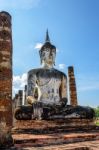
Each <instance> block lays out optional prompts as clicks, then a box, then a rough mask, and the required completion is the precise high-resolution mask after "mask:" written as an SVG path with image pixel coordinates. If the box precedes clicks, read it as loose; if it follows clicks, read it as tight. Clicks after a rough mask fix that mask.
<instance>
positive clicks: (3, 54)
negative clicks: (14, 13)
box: [0, 12, 13, 149]
mask: <svg viewBox="0 0 99 150" xmlns="http://www.w3.org/2000/svg"><path fill="white" fill-rule="evenodd" d="M11 128H12V31H11V16H10V14H8V13H7V12H0V149H1V148H2V147H5V146H6V147H9V146H11V145H12V144H13V140H12V137H11V132H10V131H11Z"/></svg>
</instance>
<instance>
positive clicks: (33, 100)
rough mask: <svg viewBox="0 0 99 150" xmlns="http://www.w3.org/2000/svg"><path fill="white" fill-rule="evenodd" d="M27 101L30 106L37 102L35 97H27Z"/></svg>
mask: <svg viewBox="0 0 99 150" xmlns="http://www.w3.org/2000/svg"><path fill="white" fill-rule="evenodd" d="M26 99H27V102H28V104H31V105H32V104H33V103H35V102H36V101H37V100H36V99H35V98H34V97H33V96H27V98H26Z"/></svg>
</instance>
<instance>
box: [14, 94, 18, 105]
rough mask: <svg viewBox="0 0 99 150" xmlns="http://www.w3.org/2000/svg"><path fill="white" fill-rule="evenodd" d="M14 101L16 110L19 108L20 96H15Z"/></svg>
mask: <svg viewBox="0 0 99 150" xmlns="http://www.w3.org/2000/svg"><path fill="white" fill-rule="evenodd" d="M14 101H15V108H16V107H18V94H15V97H14Z"/></svg>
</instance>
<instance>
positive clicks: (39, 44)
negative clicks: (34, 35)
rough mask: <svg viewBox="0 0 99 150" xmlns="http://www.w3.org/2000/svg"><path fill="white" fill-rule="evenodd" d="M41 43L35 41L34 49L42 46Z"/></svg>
mask: <svg viewBox="0 0 99 150" xmlns="http://www.w3.org/2000/svg"><path fill="white" fill-rule="evenodd" d="M42 45H43V44H42V43H36V45H35V47H34V49H40V48H41V47H42Z"/></svg>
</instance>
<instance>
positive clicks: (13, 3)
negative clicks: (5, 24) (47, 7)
mask: <svg viewBox="0 0 99 150" xmlns="http://www.w3.org/2000/svg"><path fill="white" fill-rule="evenodd" d="M39 2H40V0H0V9H31V8H33V7H36V6H37V5H38V4H39Z"/></svg>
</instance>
